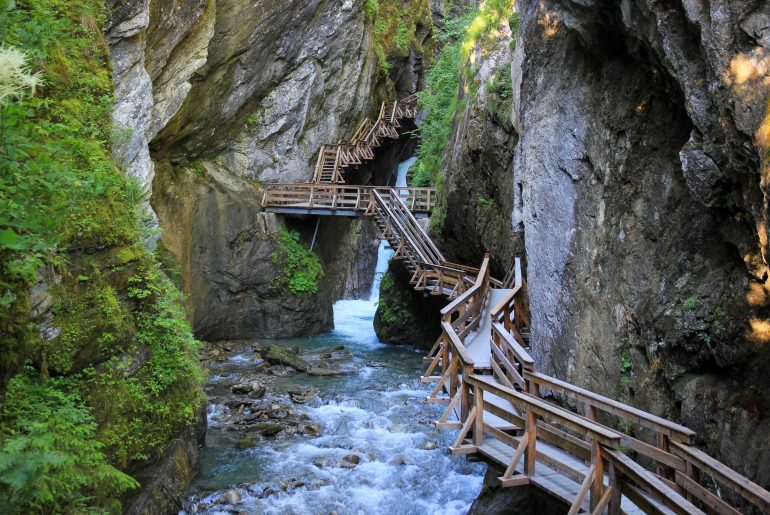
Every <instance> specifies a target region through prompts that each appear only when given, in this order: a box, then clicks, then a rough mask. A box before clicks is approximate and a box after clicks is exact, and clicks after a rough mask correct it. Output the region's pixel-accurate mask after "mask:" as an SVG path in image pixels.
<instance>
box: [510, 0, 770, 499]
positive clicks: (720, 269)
mask: <svg viewBox="0 0 770 515" xmlns="http://www.w3.org/2000/svg"><path fill="white" fill-rule="evenodd" d="M519 8H520V9H521V22H522V34H521V39H520V41H519V43H518V50H519V51H520V52H521V54H520V55H519V56H518V58H517V59H515V60H514V61H515V66H514V68H515V70H514V91H515V95H514V96H515V97H516V98H517V101H516V105H517V112H516V113H515V114H514V126H515V128H516V131H517V132H518V133H519V134H520V139H519V142H518V145H517V148H516V160H515V168H514V173H513V175H514V182H520V183H521V184H522V191H521V192H518V191H517V190H516V189H514V204H515V205H521V206H522V209H521V210H520V211H515V212H514V220H513V221H514V224H518V223H521V224H523V226H524V230H525V236H526V258H527V261H528V277H527V279H528V286H529V295H530V306H531V309H532V323H533V342H532V345H533V353H534V355H535V358H536V361H537V363H538V366H539V368H540V369H541V370H543V371H545V372H548V373H553V374H556V375H557V376H560V377H563V378H567V379H569V380H571V381H573V382H575V383H577V384H580V385H584V386H588V387H590V388H591V389H593V390H595V391H598V392H601V393H604V394H607V395H609V396H612V397H615V398H620V399H623V400H627V401H629V402H631V403H633V404H634V405H637V406H639V407H641V408H644V409H647V410H651V411H653V412H655V413H659V414H662V415H665V416H668V417H672V418H673V419H676V420H680V421H681V422H683V423H684V424H686V425H688V426H690V427H692V428H693V429H695V430H696V431H698V433H699V444H701V445H703V446H705V447H706V448H707V449H708V450H709V452H711V453H712V454H713V455H715V456H716V457H718V458H720V459H722V460H724V461H725V462H726V463H728V464H729V465H730V466H732V467H735V468H736V469H737V470H739V471H741V472H743V473H745V474H747V475H748V476H750V477H752V478H755V480H756V481H758V482H759V483H760V484H763V485H768V484H770V452H768V450H767V448H766V446H765V445H764V444H763V443H762V442H765V441H766V440H767V435H768V434H770V418H768V417H767V414H768V412H769V411H768V410H769V409H770V405H768V400H767V399H766V397H763V396H761V395H760V394H759V392H761V391H764V390H766V389H767V387H768V386H769V384H768V378H767V374H766V373H764V370H766V368H767V366H768V364H769V363H770V351H769V350H768V347H767V342H768V341H769V340H770V337H768V334H769V333H768V329H767V328H768V327H770V322H768V311H767V305H768V302H767V296H766V294H767V291H768V290H767V287H766V284H767V279H768V274H767V260H766V258H765V256H766V255H767V249H766V246H767V242H768V237H767V236H768V235H767V228H768V225H767V204H766V200H765V198H766V191H767V190H766V182H765V179H764V175H762V174H761V173H760V166H761V158H762V157H763V154H764V152H765V150H764V149H763V148H762V147H761V145H762V144H763V142H764V140H763V139H762V137H763V134H764V133H763V132H762V127H766V126H767V122H766V121H765V122H764V123H765V125H762V124H763V118H764V117H765V116H766V107H767V102H768V96H770V88H768V84H770V76H769V75H768V62H769V59H770V58H769V57H768V52H770V49H769V48H768V47H770V23H768V22H769V21H770V5H768V4H767V3H766V2H761V1H731V2H726V1H720V0H714V1H710V2H705V1H698V0H686V1H683V2H681V3H680V2H674V3H670V2H669V3H660V2H652V1H646V0H623V1H621V2H615V1H597V0H589V1H571V0H551V1H534V0H525V1H521V2H519ZM764 143H766V142H764ZM626 360H630V363H624V361H626Z"/></svg>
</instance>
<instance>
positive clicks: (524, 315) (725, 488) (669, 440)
mask: <svg viewBox="0 0 770 515" xmlns="http://www.w3.org/2000/svg"><path fill="white" fill-rule="evenodd" d="M405 100H406V101H401V102H394V103H392V104H390V106H391V107H388V106H387V105H386V104H383V107H382V108H381V110H380V116H379V118H378V120H377V121H376V122H370V121H366V122H365V123H362V125H361V126H360V127H359V129H358V130H357V131H356V133H355V135H354V137H353V138H352V139H351V141H350V142H349V143H345V142H340V143H338V144H337V145H326V146H324V148H322V149H321V151H320V153H319V158H318V164H317V167H316V174H315V182H314V183H312V184H280V185H278V184H276V185H269V186H267V187H265V192H264V197H263V201H262V206H263V208H264V209H265V210H266V211H268V212H274V213H280V214H284V215H329V216H368V217H371V218H373V219H374V221H375V222H376V224H377V226H378V228H379V230H380V233H381V237H382V238H383V239H386V240H387V241H388V242H389V244H390V246H391V247H392V248H394V249H395V250H396V253H395V255H394V259H398V260H402V261H403V263H404V265H405V266H406V267H407V269H408V270H409V271H410V273H411V274H412V275H411V279H410V282H411V285H412V287H413V288H414V289H415V290H418V291H424V292H426V293H428V294H431V295H441V296H445V297H447V298H448V299H449V304H448V305H447V306H446V307H445V308H444V309H443V310H442V312H441V315H442V321H441V328H442V334H441V336H440V337H439V339H438V340H437V341H436V343H435V345H434V346H433V349H432V350H431V351H430V353H429V355H428V357H426V358H425V361H426V366H427V369H426V371H425V372H424V374H423V375H422V377H421V380H422V381H423V382H425V383H429V384H432V385H433V390H432V392H431V394H430V395H429V396H428V398H427V399H426V401H427V402H428V403H433V404H442V405H444V406H445V408H444V411H443V414H442V416H441V417H440V418H439V419H438V420H437V421H436V425H437V426H438V427H439V428H442V429H445V430H451V431H457V435H456V439H455V441H454V444H453V445H452V446H451V448H450V451H451V452H452V453H453V454H456V455H475V456H478V457H479V458H481V459H483V460H485V461H487V462H488V463H490V464H491V465H492V466H494V467H496V468H497V469H498V470H499V480H500V483H501V484H502V486H503V487H509V488H512V487H517V486H522V485H531V486H533V487H536V488H539V489H541V490H543V491H545V492H546V493H548V494H549V495H551V496H553V497H554V498H556V499H559V500H561V501H563V502H564V503H565V504H567V505H569V506H570V508H569V511H568V513H569V514H570V515H572V514H576V513H594V514H599V513H610V514H613V515H614V514H620V513H627V514H633V513H666V514H668V513H674V514H684V513H693V514H700V513H718V514H738V513H741V512H740V511H739V510H738V508H736V507H743V506H748V507H750V509H754V510H756V511H759V512H761V513H770V493H768V491H767V490H765V489H763V488H762V487H761V486H759V485H757V484H755V483H753V482H752V481H750V480H749V479H747V478H746V477H744V476H742V475H740V474H738V473H737V472H735V471H734V470H732V469H730V468H729V467H727V466H725V465H724V464H722V463H720V462H719V461H717V460H715V459H714V458H712V457H710V456H708V455H707V454H705V453H703V452H702V451H700V450H699V449H697V448H696V447H695V446H694V442H695V437H696V435H695V433H694V432H693V431H692V430H690V429H688V428H687V427H684V426H682V425H679V424H677V423H675V422H672V421H669V420H666V419H663V418H660V417H658V416H655V415H653V414H651V413H646V412H644V411H641V410H639V409H637V408H635V407H633V406H630V405H627V404H624V403H621V402H618V401H615V400H613V399H609V398H607V397H604V396H601V395H598V394H596V393H594V392H591V391H589V390H587V389H584V388H581V387H579V386H576V385H573V384H570V383H568V382H565V381H562V380H559V379H558V378H555V377H551V376H548V375H546V374H543V373H541V372H538V371H537V367H536V363H535V362H534V360H533V359H532V357H531V356H530V354H529V340H530V338H529V337H530V323H529V318H528V313H529V308H528V305H527V293H526V282H525V281H524V278H523V276H522V273H521V267H520V263H519V260H518V259H517V260H516V262H515V263H514V266H512V267H511V269H510V271H509V273H508V274H506V277H505V278H504V279H503V280H502V281H499V280H496V279H494V278H493V277H491V275H490V271H489V259H490V258H489V256H488V255H487V256H485V258H484V260H483V262H482V263H481V266H479V267H478V268H475V267H470V266H466V265H461V264H458V263H452V262H449V261H447V260H446V259H445V257H444V256H443V255H442V253H441V251H440V250H439V249H438V247H437V246H436V245H435V244H434V243H433V241H431V239H430V238H429V237H428V234H427V233H426V232H425V230H424V229H423V226H422V225H421V224H420V223H419V221H418V220H417V217H420V216H422V217H424V216H427V215H428V214H429V213H430V212H431V211H432V209H433V208H434V205H435V202H436V198H435V197H436V195H435V192H434V191H433V190H432V189H430V188H388V187H372V186H347V185H344V186H343V185H341V184H339V183H342V182H344V181H343V178H342V173H341V170H342V169H344V168H345V167H346V166H353V165H355V164H357V162H360V161H361V160H362V159H372V158H373V157H374V153H373V149H374V148H375V147H376V146H377V145H379V141H380V139H381V138H384V137H398V131H397V126H398V121H399V119H402V118H405V117H414V116H415V113H416V107H415V103H414V98H412V97H410V98H408V99H405ZM565 406H569V407H571V408H570V409H567V408H565Z"/></svg>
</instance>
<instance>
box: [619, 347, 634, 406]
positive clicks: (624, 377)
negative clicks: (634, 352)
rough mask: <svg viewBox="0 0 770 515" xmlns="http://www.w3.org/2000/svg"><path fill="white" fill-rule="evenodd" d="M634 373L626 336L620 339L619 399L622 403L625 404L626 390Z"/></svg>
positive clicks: (626, 399) (626, 398)
mask: <svg viewBox="0 0 770 515" xmlns="http://www.w3.org/2000/svg"><path fill="white" fill-rule="evenodd" d="M633 371H634V364H633V362H632V361H631V347H630V345H629V343H628V336H623V337H622V338H621V339H620V397H621V400H622V401H623V402H627V401H628V400H629V399H628V389H629V387H630V386H631V374H632V373H633Z"/></svg>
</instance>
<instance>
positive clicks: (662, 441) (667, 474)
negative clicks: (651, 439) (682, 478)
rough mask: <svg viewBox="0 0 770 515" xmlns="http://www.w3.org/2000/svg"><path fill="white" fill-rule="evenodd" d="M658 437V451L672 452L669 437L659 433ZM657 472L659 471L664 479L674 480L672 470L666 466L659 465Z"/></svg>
mask: <svg viewBox="0 0 770 515" xmlns="http://www.w3.org/2000/svg"><path fill="white" fill-rule="evenodd" d="M656 436H657V447H658V449H660V450H662V451H666V452H670V450H671V449H670V447H671V446H670V445H669V440H668V436H666V435H664V434H663V433H658V434H657V435H656ZM657 471H658V475H659V476H661V477H664V478H666V479H669V480H672V479H674V475H673V474H672V471H671V469H670V468H669V467H667V466H665V465H662V464H660V463H658V466H657Z"/></svg>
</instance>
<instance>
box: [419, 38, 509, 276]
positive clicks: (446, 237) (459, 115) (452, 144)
mask: <svg viewBox="0 0 770 515" xmlns="http://www.w3.org/2000/svg"><path fill="white" fill-rule="evenodd" d="M512 43H513V41H512V34H511V33H510V31H509V30H508V31H501V34H500V36H499V38H498V39H496V40H495V41H494V43H493V44H492V45H491V47H490V48H486V49H484V51H483V52H482V49H481V48H479V49H478V51H477V52H476V58H475V59H474V64H473V67H472V69H473V70H474V72H473V74H472V75H471V77H470V78H467V75H466V74H465V73H463V75H462V79H461V84H460V97H461V102H460V103H459V105H460V108H461V109H460V110H458V111H457V112H456V113H455V118H454V123H453V126H452V133H451V137H450V140H449V143H448V144H447V147H446V151H445V153H444V157H443V168H442V172H443V176H444V183H443V194H442V196H441V201H440V205H439V208H438V210H437V211H438V212H437V213H436V215H435V216H434V218H436V220H435V222H438V223H435V222H434V223H433V224H432V225H433V229H434V230H433V231H432V236H433V237H434V238H435V239H436V241H437V243H438V245H439V248H441V250H442V252H443V253H444V254H445V255H446V256H447V258H448V259H449V260H451V261H455V262H457V263H467V264H471V265H472V266H479V265H480V264H481V261H482V259H483V258H484V254H485V253H486V252H489V253H490V254H491V255H492V274H493V276H494V277H499V278H503V277H505V273H506V271H507V270H508V268H509V267H510V266H511V265H512V264H513V260H514V257H516V256H521V255H523V254H524V234H523V232H524V231H523V226H522V225H521V224H519V225H517V226H516V227H514V226H513V220H512V216H513V212H514V204H513V201H514V191H513V190H514V187H517V188H520V184H517V185H514V180H513V162H514V156H515V148H516V143H517V142H518V139H519V135H518V133H517V132H516V131H515V130H514V128H513V125H512V123H511V116H512V108H513V98H512V97H513V91H512V90H513V88H512V85H511V73H510V71H511V61H512V58H513V50H512ZM468 66H470V65H468Z"/></svg>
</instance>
